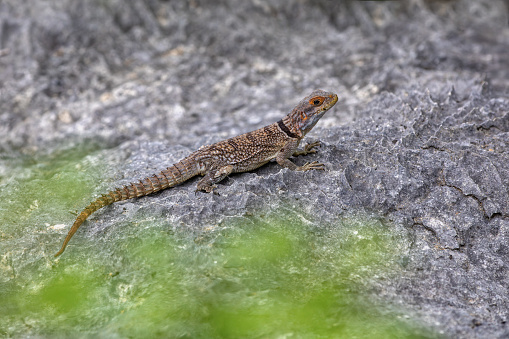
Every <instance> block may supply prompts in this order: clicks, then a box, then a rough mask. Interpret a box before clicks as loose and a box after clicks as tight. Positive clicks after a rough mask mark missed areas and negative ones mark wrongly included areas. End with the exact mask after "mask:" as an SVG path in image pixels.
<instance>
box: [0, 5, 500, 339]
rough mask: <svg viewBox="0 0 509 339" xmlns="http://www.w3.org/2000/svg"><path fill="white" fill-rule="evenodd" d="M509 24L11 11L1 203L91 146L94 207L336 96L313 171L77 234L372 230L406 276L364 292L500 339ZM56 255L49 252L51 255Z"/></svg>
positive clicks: (309, 11) (351, 14) (432, 15)
mask: <svg viewBox="0 0 509 339" xmlns="http://www.w3.org/2000/svg"><path fill="white" fill-rule="evenodd" d="M507 22H508V8H507V2H504V1H493V0H478V1H467V0H463V1H460V0H458V1H443V2H439V1H437V2H434V1H424V0H423V1H420V0H415V1H409V2H408V3H400V2H355V1H352V2H333V1H325V0H324V1H299V2H288V1H283V0H280V1H279V0H277V1H272V2H263V1H246V2H241V3H239V2H235V1H227V0H224V1H215V2H214V4H212V2H210V1H198V0H197V1H189V2H163V1H161V2H157V1H147V2H145V1H135V0H132V1H116V0H111V1H95V2H94V1H88V2H76V1H71V0H68V1H44V2H43V1H34V2H30V3H24V2H21V3H20V2H19V1H15V0H5V1H3V2H1V3H0V156H2V159H0V187H2V190H5V191H4V192H7V191H9V192H12V193H9V194H13V195H14V194H16V192H15V189H14V188H15V187H16V182H17V181H18V180H22V179H23V178H27V177H28V178H30V177H31V176H34V175H35V174H34V173H33V172H31V171H13V170H12V169H15V168H17V166H18V165H17V164H18V162H17V161H19V160H15V159H16V158H17V157H18V156H19V157H25V156H33V155H35V154H37V156H38V157H43V156H49V157H51V155H52V154H56V153H57V154H58V153H61V152H72V151H73V150H75V149H81V150H83V149H85V150H89V151H87V152H85V155H84V160H83V161H82V162H81V163H82V164H83V166H99V165H100V166H102V168H103V171H102V172H103V173H104V175H101V176H98V174H97V172H95V173H96V174H89V177H88V178H87V179H86V180H87V182H89V183H90V186H91V187H93V188H92V189H93V193H92V195H93V196H95V195H96V194H97V195H98V194H100V193H103V192H105V191H106V190H108V189H112V188H114V187H117V186H119V185H121V184H126V183H128V182H130V181H131V180H133V179H139V178H141V177H143V175H144V174H151V173H153V172H155V171H157V170H161V169H164V168H166V167H167V166H169V165H171V164H172V163H174V162H176V161H178V160H179V159H180V158H182V157H184V156H185V155H187V154H189V153H190V152H191V151H193V150H194V149H197V148H198V147H199V146H201V145H203V144H207V143H212V142H216V141H219V140H222V139H224V138H227V137H231V136H234V135H236V134H240V133H242V132H246V131H249V130H253V129H256V128H259V127H261V126H264V125H266V124H269V123H272V122H274V121H276V120H278V119H279V118H281V117H282V116H283V115H284V114H286V113H287V112H288V110H289V109H291V107H292V106H293V105H294V104H295V103H296V102H297V101H298V100H299V99H300V98H301V97H302V96H304V95H306V94H308V92H310V90H312V89H314V88H322V89H325V90H330V91H335V92H337V93H338V95H339V97H340V102H338V104H337V105H336V107H335V108H334V109H333V110H332V111H331V112H328V113H327V114H326V116H325V117H324V118H323V119H322V121H321V122H320V123H319V124H318V126H317V127H316V128H315V129H314V130H313V131H312V132H311V133H310V135H309V136H308V140H315V139H319V140H321V141H322V143H323V144H322V147H321V149H320V152H319V153H318V154H316V155H312V156H307V157H306V159H297V160H296V162H297V163H299V164H302V163H304V162H305V161H312V160H319V161H320V162H324V163H326V166H327V171H326V172H325V173H321V172H312V173H295V172H291V171H289V170H286V169H281V168H280V167H278V166H277V165H276V164H269V165H267V166H265V167H263V168H261V169H259V170H257V171H254V172H252V173H244V174H240V175H234V176H232V177H231V178H228V179H226V180H225V181H224V182H223V183H222V185H220V188H219V192H220V195H219V196H217V195H206V194H198V195H196V194H195V192H194V188H195V183H196V181H191V182H189V183H185V184H183V185H181V186H179V187H176V188H174V189H171V190H166V191H163V192H161V193H158V194H156V195H153V196H150V197H145V198H141V199H137V200H132V201H128V202H125V203H119V204H115V205H113V206H111V207H109V208H107V209H105V210H104V211H103V212H98V213H97V214H96V215H95V216H94V217H93V218H95V219H94V220H96V222H94V223H89V224H88V225H86V229H87V231H85V234H86V235H87V236H89V237H97V238H100V237H103V238H106V240H107V239H108V238H110V237H118V236H121V235H119V233H121V232H122V226H123V223H125V222H127V221H128V220H132V219H142V218H144V217H146V216H150V217H154V218H161V219H164V220H168V221H169V223H170V224H171V225H172V226H171V227H174V228H179V229H183V230H189V231H190V232H191V231H196V232H199V231H200V230H203V229H204V228H206V227H208V226H209V225H215V224H221V223H223V222H226V221H227V220H229V219H230V218H234V217H239V218H242V217H243V216H245V215H248V214H252V213H256V211H259V210H269V211H271V210H276V209H277V208H280V207H281V206H287V205H288V204H289V205H290V206H292V205H293V206H296V207H295V210H293V213H295V211H296V210H299V211H302V216H303V217H304V216H306V218H310V219H309V220H310V222H311V223H312V224H313V225H316V227H322V226H323V225H326V224H334V222H335V221H337V220H338V219H339V218H341V217H342V216H346V215H349V214H350V213H361V214H362V213H365V214H368V215H375V216H377V217H379V218H381V219H382V220H384V222H387V223H389V224H390V225H393V226H392V227H394V232H403V233H405V234H406V235H407V239H409V240H408V241H409V243H410V245H409V250H408V253H407V254H406V259H405V262H404V263H403V264H402V265H401V268H400V275H399V276H398V277H397V278H393V279H387V280H383V281H380V282H375V286H376V287H375V288H376V291H375V292H376V293H375V294H378V296H379V298H381V299H382V300H384V301H386V302H387V301H388V302H392V303H394V304H395V305H405V308H406V309H407V310H408V312H409V313H411V314H412V315H413V316H415V317H416V318H417V319H419V320H420V322H422V323H423V324H426V325H429V326H432V327H434V328H435V329H436V330H437V331H438V332H442V333H444V334H445V335H448V336H451V337H463V338H495V337H498V338H502V337H507V336H509V329H508V328H507V318H508V317H509V311H508V310H509V292H508V291H509V196H508V194H509V187H508V185H509V167H508V165H507V164H508V163H509V157H508V155H507V154H508V150H509V113H508V112H509V99H508V96H507V94H508V88H509V80H508V79H509V58H508V56H507V51H509V29H508V27H507ZM87 175H88V174H87ZM6 194H7V193H6ZM8 196H9V195H4V196H3V197H4V198H5V197H8ZM91 198H92V196H84V197H83V199H84V200H83V201H82V202H81V203H80V206H81V207H84V206H85V205H86V203H88V201H90V199H91ZM81 207H80V208H81ZM53 212H55V211H53ZM63 216H64V214H62V212H60V215H58V217H53V218H51V217H46V216H41V223H43V222H44V221H43V220H49V222H50V223H57V221H56V219H58V218H60V220H61V221H60V222H61V223H63V222H64V221H65V222H66V223H68V222H72V220H71V219H72V216H71V217H69V216H66V217H65V220H62V218H63ZM45 218H46V219H45ZM82 234H83V233H82ZM31 236H33V237H35V236H36V235H31ZM60 240H61V239H60V237H58V238H55V234H52V235H51V237H48V238H45V243H46V244H48V247H47V251H48V253H49V254H50V255H51V254H52V253H53V252H54V249H56V247H55V246H57V245H56V244H58V245H59V242H60ZM4 244H5V245H6V246H7V247H6V248H9V249H12V251H14V248H16V247H17V246H20V245H19V243H16V242H15V240H10V241H9V242H7V241H6V242H4ZM32 244H33V245H32V246H33V247H32V248H35V247H36V246H39V247H40V243H37V242H32ZM106 251H107V250H106ZM50 252H51V253H50ZM13 253H18V254H13V257H14V258H21V254H19V252H15V251H14V252H13ZM48 253H45V255H48ZM20 260H21V259H20ZM32 260H37V259H35V258H33V259H30V260H28V261H27V262H26V263H18V265H25V264H26V265H28V264H29V263H30V262H32Z"/></svg>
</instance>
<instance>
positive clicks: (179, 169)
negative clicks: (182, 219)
mask: <svg viewBox="0 0 509 339" xmlns="http://www.w3.org/2000/svg"><path fill="white" fill-rule="evenodd" d="M193 167H196V166H193V162H192V161H190V160H188V159H187V158H186V159H184V160H182V161H180V162H178V163H176V164H175V165H173V166H171V167H168V168H167V169H165V170H164V171H161V172H159V173H157V174H154V175H152V176H151V177H146V178H144V179H142V180H140V181H139V182H134V183H130V184H129V185H127V186H124V187H122V188H116V189H115V190H113V191H110V192H109V193H108V194H103V195H102V196H101V197H99V198H97V199H96V200H95V201H94V202H92V203H90V205H88V206H87V207H86V208H85V209H84V210H83V211H82V212H81V213H80V215H79V216H78V217H77V218H76V221H75V222H74V224H73V225H72V227H71V229H70V230H69V233H67V236H66V237H65V239H64V242H63V244H62V247H61V248H60V251H58V252H57V254H55V257H58V256H59V255H60V254H62V253H63V252H64V250H65V248H66V247H67V244H68V243H69V241H70V240H71V238H72V236H73V235H74V233H76V231H77V230H78V228H80V226H81V224H83V222H84V221H85V220H87V218H88V217H89V216H90V215H91V214H92V213H94V212H95V211H97V210H98V209H101V208H103V207H105V206H108V205H111V204H113V203H115V202H117V201H122V200H127V199H133V198H139V197H142V196H145V195H148V194H151V193H155V192H158V191H161V190H164V189H166V188H169V187H173V186H176V185H179V184H181V183H183V182H184V181H186V180H188V179H190V178H192V177H194V176H196V175H198V174H199V172H198V169H197V168H196V169H195V168H193Z"/></svg>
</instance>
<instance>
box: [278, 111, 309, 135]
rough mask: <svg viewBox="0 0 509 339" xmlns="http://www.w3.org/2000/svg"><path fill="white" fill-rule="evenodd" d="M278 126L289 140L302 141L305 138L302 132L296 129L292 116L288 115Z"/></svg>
mask: <svg viewBox="0 0 509 339" xmlns="http://www.w3.org/2000/svg"><path fill="white" fill-rule="evenodd" d="M277 125H278V126H279V128H280V129H281V131H283V132H284V133H285V134H286V135H287V136H288V137H289V138H293V139H302V138H303V137H304V135H303V134H302V131H301V130H300V129H298V128H297V127H295V124H294V123H293V121H292V118H291V116H290V115H287V116H286V117H284V118H283V119H281V120H279V121H278V122H277Z"/></svg>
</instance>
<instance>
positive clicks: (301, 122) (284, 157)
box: [55, 90, 338, 257]
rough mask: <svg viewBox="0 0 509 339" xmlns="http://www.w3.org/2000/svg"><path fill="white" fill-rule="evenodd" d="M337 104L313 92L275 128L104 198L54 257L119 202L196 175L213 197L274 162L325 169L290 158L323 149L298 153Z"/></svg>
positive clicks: (216, 147) (214, 148) (211, 148)
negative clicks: (226, 182) (224, 184)
mask: <svg viewBox="0 0 509 339" xmlns="http://www.w3.org/2000/svg"><path fill="white" fill-rule="evenodd" d="M337 101H338V97H337V95H336V94H334V93H328V92H325V91H322V90H316V91H313V93H311V94H310V95H309V96H307V97H305V98H304V99H303V100H302V101H301V102H300V103H299V104H298V105H297V106H296V107H295V108H294V109H293V110H292V111H291V112H290V114H288V115H287V116H286V117H284V118H283V119H282V120H280V121H278V122H276V123H273V124H271V125H268V126H265V127H263V128H260V129H257V130H255V131H252V132H249V133H245V134H242V135H239V136H236V137H233V138H230V139H227V140H224V141H220V142H218V143H215V144H212V145H208V146H202V147H200V149H198V150H197V151H195V152H193V153H191V154H190V155H189V156H188V157H186V158H184V159H182V160H181V161H179V162H178V163H176V164H175V165H173V166H171V167H168V168H167V169H165V170H164V171H161V172H159V173H157V174H154V175H152V176H150V177H146V178H145V179H143V180H140V181H139V182H135V183H131V184H129V185H127V186H124V187H122V188H117V189H115V190H113V191H110V192H109V193H108V194H103V195H102V196H101V197H100V198H98V199H96V200H95V201H94V202H92V203H90V205H88V206H87V207H86V208H85V209H84V210H83V212H81V213H80V215H79V216H78V217H77V218H76V221H75V222H74V224H73V225H72V227H71V229H70V230H69V233H68V234H67V236H66V237H65V240H64V243H63V244H62V248H61V249H60V251H58V253H57V254H55V257H58V256H59V255H60V254H62V253H63V252H64V250H65V248H66V246H67V244H68V243H69V240H71V238H72V236H73V235H74V233H76V231H77V230H78V228H79V227H80V226H81V224H83V222H84V221H85V220H86V219H87V218H88V217H89V216H90V215H91V214H92V213H94V212H95V211H97V210H98V209H100V208H103V207H104V206H108V205H111V204H113V203H114V202H117V201H122V200H127V199H132V198H139V197H142V196H145V195H148V194H151V193H154V192H158V191H161V190H163V189H166V188H168V187H174V186H176V185H179V184H181V183H183V182H185V181H187V180H189V179H190V178H192V177H194V176H197V175H203V176H204V177H203V178H202V179H201V180H200V181H199V182H198V184H197V191H204V192H207V193H210V192H213V190H214V188H215V187H216V183H218V182H220V181H221V180H223V179H224V178H226V177H227V176H228V175H229V174H231V173H240V172H247V171H251V170H253V169H256V168H258V167H260V166H263V165H265V164H266V163H267V162H269V161H271V160H274V159H275V160H276V162H277V163H278V164H279V165H281V166H282V167H286V168H289V169H291V170H295V171H309V170H324V169H325V167H324V164H321V163H318V162H316V161H313V162H311V163H306V164H304V165H303V166H297V165H295V164H294V163H293V162H292V161H290V160H289V158H290V157H291V156H299V155H306V154H309V153H316V150H315V149H314V148H315V147H317V146H319V145H320V143H319V142H314V143H311V144H308V145H306V146H305V147H304V149H303V150H297V147H298V146H299V143H300V141H301V140H302V139H303V138H304V136H305V135H306V134H307V133H308V132H309V131H310V130H311V129H312V128H313V127H314V126H315V124H316V123H317V122H318V120H319V119H320V118H321V117H322V116H323V115H324V114H325V112H326V111H327V110H329V109H330V108H331V107H332V106H334V105H335V104H336V102H337Z"/></svg>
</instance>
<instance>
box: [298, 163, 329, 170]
mask: <svg viewBox="0 0 509 339" xmlns="http://www.w3.org/2000/svg"><path fill="white" fill-rule="evenodd" d="M295 170H296V171H310V170H321V171H324V170H325V165H324V164H322V163H319V162H318V161H313V162H306V163H305V164H304V165H303V166H299V167H297V168H296V169H295Z"/></svg>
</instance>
